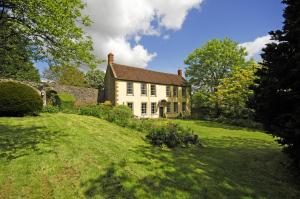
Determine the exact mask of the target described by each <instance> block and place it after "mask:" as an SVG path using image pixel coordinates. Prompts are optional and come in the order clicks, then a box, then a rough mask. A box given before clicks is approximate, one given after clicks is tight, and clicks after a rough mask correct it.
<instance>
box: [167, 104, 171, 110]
mask: <svg viewBox="0 0 300 199" xmlns="http://www.w3.org/2000/svg"><path fill="white" fill-rule="evenodd" d="M167 113H171V102H167Z"/></svg>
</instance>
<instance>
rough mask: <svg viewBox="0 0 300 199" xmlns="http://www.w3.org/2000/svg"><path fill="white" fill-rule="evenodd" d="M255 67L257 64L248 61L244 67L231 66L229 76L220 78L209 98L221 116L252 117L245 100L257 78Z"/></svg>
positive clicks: (249, 95)
mask: <svg viewBox="0 0 300 199" xmlns="http://www.w3.org/2000/svg"><path fill="white" fill-rule="evenodd" d="M257 69H258V65H257V64H256V63H255V62H254V61H250V62H248V63H247V65H246V66H245V67H235V68H233V70H232V72H231V73H230V76H228V77H225V78H223V79H222V80H221V82H220V85H219V86H218V87H217V90H216V92H215V94H214V95H213V96H212V98H211V100H212V104H214V105H215V106H216V107H215V108H216V109H219V110H217V111H220V114H221V115H222V116H224V117H226V118H232V119H237V118H239V119H248V118H253V117H252V115H253V112H252V110H251V109H249V108H248V107H247V102H248V100H249V98H251V96H252V95H253V90H251V88H252V87H253V86H254V84H255V83H254V81H255V80H256V79H257V76H256V75H255V72H256V71H257Z"/></svg>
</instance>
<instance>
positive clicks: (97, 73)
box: [85, 70, 105, 89]
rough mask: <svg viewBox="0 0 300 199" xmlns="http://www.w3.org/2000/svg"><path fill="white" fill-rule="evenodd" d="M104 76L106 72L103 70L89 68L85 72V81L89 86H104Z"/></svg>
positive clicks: (97, 87)
mask: <svg viewBox="0 0 300 199" xmlns="http://www.w3.org/2000/svg"><path fill="white" fill-rule="evenodd" d="M104 76H105V73H104V72H103V71H101V70H89V71H88V72H87V73H86V74H85V81H86V83H87V85H88V86H89V87H92V88H96V89H99V88H104Z"/></svg>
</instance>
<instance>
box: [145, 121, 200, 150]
mask: <svg viewBox="0 0 300 199" xmlns="http://www.w3.org/2000/svg"><path fill="white" fill-rule="evenodd" d="M147 138H148V139H149V140H150V142H151V144H153V145H156V146H162V145H167V146H168V147H169V148H173V147H176V146H178V145H181V146H182V147H186V146H188V145H190V144H197V143H199V138H198V136H197V135H194V134H193V132H192V130H191V129H188V128H183V127H181V126H180V125H178V124H172V123H168V124H167V125H162V126H159V127H156V128H152V129H151V130H150V133H149V134H148V135H147Z"/></svg>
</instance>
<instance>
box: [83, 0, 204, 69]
mask: <svg viewBox="0 0 300 199" xmlns="http://www.w3.org/2000/svg"><path fill="white" fill-rule="evenodd" d="M202 2H203V0H126V1H124V0H109V1H108V0H86V3H87V8H86V10H85V14H87V15H89V16H90V18H91V19H92V21H93V22H94V23H93V25H92V26H91V27H89V28H87V29H86V31H87V32H88V33H89V34H90V35H91V36H92V38H93V41H94V48H95V54H96V55H97V56H98V57H100V58H102V59H106V55H107V54H108V53H109V52H112V53H114V54H115V61H116V62H118V63H124V64H129V65H135V66H140V67H146V66H147V64H148V62H150V61H151V60H152V59H153V58H154V57H155V56H156V53H155V52H149V51H148V50H147V49H146V48H145V47H144V46H142V45H141V44H140V43H139V42H140V40H141V38H142V37H143V36H145V35H155V36H160V34H161V32H162V31H163V30H164V29H166V30H174V31H175V30H179V29H180V28H181V27H182V24H183V22H184V20H185V18H186V16H187V14H188V12H189V10H190V9H193V8H199V6H200V4H201V3H202ZM153 24H156V25H153ZM163 37H166V35H165V36H163ZM131 39H133V40H134V41H135V44H131V43H130V42H129V41H130V40H131Z"/></svg>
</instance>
